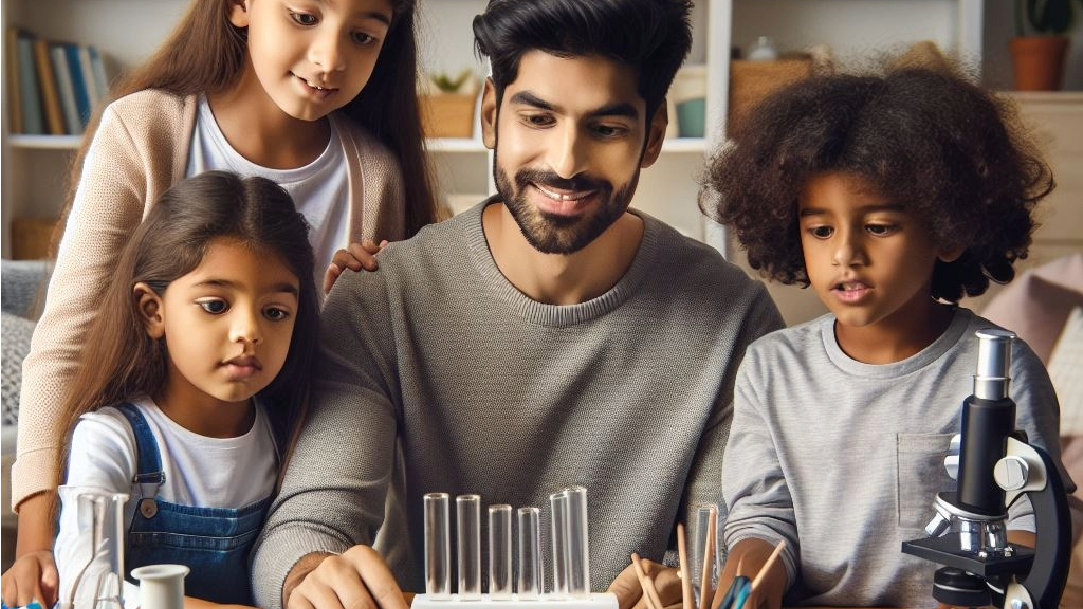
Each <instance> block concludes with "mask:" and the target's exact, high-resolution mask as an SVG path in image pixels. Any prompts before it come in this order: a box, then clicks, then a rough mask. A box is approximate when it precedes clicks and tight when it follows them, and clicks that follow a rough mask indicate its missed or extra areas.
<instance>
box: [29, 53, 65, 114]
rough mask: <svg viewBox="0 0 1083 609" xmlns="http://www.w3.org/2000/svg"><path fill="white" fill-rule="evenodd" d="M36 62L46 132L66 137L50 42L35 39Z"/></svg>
mask: <svg viewBox="0 0 1083 609" xmlns="http://www.w3.org/2000/svg"><path fill="white" fill-rule="evenodd" d="M34 60H35V63H36V65H37V69H38V82H39V83H40V86H41V105H42V109H43V114H44V116H45V127H46V132H48V133H51V134H53V135H64V134H65V133H67V129H66V128H65V126H64V111H63V110H62V109H61V108H60V94H59V93H58V92H57V90H56V75H55V74H54V72H53V60H52V58H51V57H50V56H49V42H48V41H47V40H45V39H44V38H35V39H34Z"/></svg>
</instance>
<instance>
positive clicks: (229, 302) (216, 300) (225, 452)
mask: <svg viewBox="0 0 1083 609" xmlns="http://www.w3.org/2000/svg"><path fill="white" fill-rule="evenodd" d="M312 261H313V250H312V246H311V245H310V243H309V240H308V224H307V222H306V221H305V219H304V218H303V217H302V216H301V214H300V213H298V212H297V211H296V209H295V208H294V204H293V201H292V200H291V198H290V196H289V194H287V193H286V191H285V190H283V189H282V188H281V187H279V186H277V185H276V184H274V183H273V182H271V181H269V180H266V179H264V178H247V179H241V178H239V177H238V176H237V175H235V174H232V173H226V172H219V171H211V172H207V173H203V174H200V175H199V176H196V177H193V178H189V179H186V180H184V181H181V182H179V183H178V184H176V185H175V186H173V187H172V188H170V189H169V190H167V191H166V192H165V193H164V194H163V195H162V197H161V198H160V199H159V201H158V202H157V204H156V205H154V206H153V207H152V208H151V210H150V213H149V215H148V216H147V218H146V220H145V221H144V222H143V223H142V224H141V225H140V226H139V228H138V229H137V230H136V232H135V234H134V235H133V236H132V238H131V239H130V240H129V241H128V245H127V247H126V248H125V249H124V252H123V254H122V255H121V257H120V262H119V265H118V267H117V269H116V275H115V279H114V281H113V283H112V285H111V286H110V287H109V289H108V291H107V294H106V297H105V301H104V302H103V303H102V307H101V313H100V314H99V316H98V318H97V319H96V320H95V323H94V325H93V326H92V329H91V331H90V334H89V336H88V337H87V341H86V345H87V347H86V349H85V352H84V357H83V359H82V362H81V364H80V367H79V370H78V372H77V373H76V375H75V377H74V378H75V381H74V383H73V384H72V385H71V388H72V389H71V393H70V394H69V395H68V396H66V397H65V398H64V405H65V407H64V412H65V413H66V414H67V416H68V417H69V423H71V424H73V425H74V431H73V433H72V438H71V445H70V452H69V458H68V474H67V484H68V485H69V486H77V487H91V488H95V489H100V490H103V491H106V492H119V493H128V494H129V495H130V499H129V501H128V502H127V504H126V505H125V514H124V517H125V531H126V539H125V547H124V557H125V560H124V568H125V573H126V575H127V574H129V573H130V572H131V569H132V568H134V567H139V566H142V565H147V564H161V563H174V564H184V565H187V566H188V567H189V569H190V573H189V574H188V576H187V577H186V578H185V589H186V593H187V594H188V595H190V596H192V597H195V598H198V599H203V600H208V601H212V602H216V603H233V604H251V593H250V591H249V583H248V580H249V578H248V572H247V567H246V563H247V555H248V551H249V549H250V547H251V544H252V542H253V541H254V540H255V538H256V535H257V534H258V532H259V529H260V526H261V525H262V522H263V517H264V513H265V511H266V509H267V507H268V505H269V503H270V498H271V496H272V494H273V492H274V487H275V481H276V479H277V475H278V470H279V465H280V462H281V453H280V451H279V450H278V448H277V447H282V446H288V445H289V439H290V436H291V434H292V432H293V430H294V429H296V427H297V425H298V423H299V421H300V420H301V419H302V417H303V413H304V407H305V404H306V401H307V397H308V388H309V379H310V378H311V375H310V374H309V372H310V371H309V367H310V366H311V362H312V359H313V356H314V353H315V344H316V328H317V320H318V304H317V296H316V288H315V284H314V281H313V271H312V269H313V264H312ZM91 554H92V553H91V552H90V548H88V547H85V541H84V537H83V536H80V531H79V522H78V519H77V514H76V506H75V505H74V500H73V499H72V496H71V495H67V494H62V509H61V515H60V533H59V536H58V538H57V541H56V547H55V556H56V560H57V566H58V568H59V570H60V587H59V590H60V601H61V602H62V603H66V602H70V600H71V598H72V596H73V595H74V594H75V590H73V589H72V588H73V584H74V581H75V579H76V578H77V576H78V574H79V573H80V571H81V570H82V569H83V567H84V566H85V565H86V564H87V562H88V561H89V559H90V557H91Z"/></svg>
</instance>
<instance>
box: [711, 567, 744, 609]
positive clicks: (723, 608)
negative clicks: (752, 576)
mask: <svg viewBox="0 0 1083 609" xmlns="http://www.w3.org/2000/svg"><path fill="white" fill-rule="evenodd" d="M751 587H752V584H751V581H750V580H749V579H748V578H747V577H745V576H744V575H738V576H736V577H734V578H733V583H732V584H730V589H729V590H726V595H725V596H723V597H722V603H721V604H719V606H718V609H741V606H742V605H744V604H745V601H746V600H748V593H749V590H750V589H751Z"/></svg>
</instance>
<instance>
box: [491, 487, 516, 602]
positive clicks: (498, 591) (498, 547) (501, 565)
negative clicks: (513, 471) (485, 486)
mask: <svg viewBox="0 0 1083 609" xmlns="http://www.w3.org/2000/svg"><path fill="white" fill-rule="evenodd" d="M511 592H512V588H511V506H510V505H508V504H506V503H499V504H496V505H490V506H489V598H491V599H493V600H494V601H496V600H511Z"/></svg>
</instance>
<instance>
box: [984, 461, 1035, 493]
mask: <svg viewBox="0 0 1083 609" xmlns="http://www.w3.org/2000/svg"><path fill="white" fill-rule="evenodd" d="M1029 475H1030V466H1028V465H1027V462H1026V460H1024V459H1023V458H1022V457H1017V456H1014V455H1009V456H1007V457H1004V458H1003V459H1001V460H999V461H997V462H996V465H994V466H993V479H994V480H996V482H997V484H998V485H1000V488H1002V489H1004V490H1006V491H1017V490H1019V489H1021V488H1023V487H1024V486H1026V484H1027V477H1028V476H1029Z"/></svg>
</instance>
